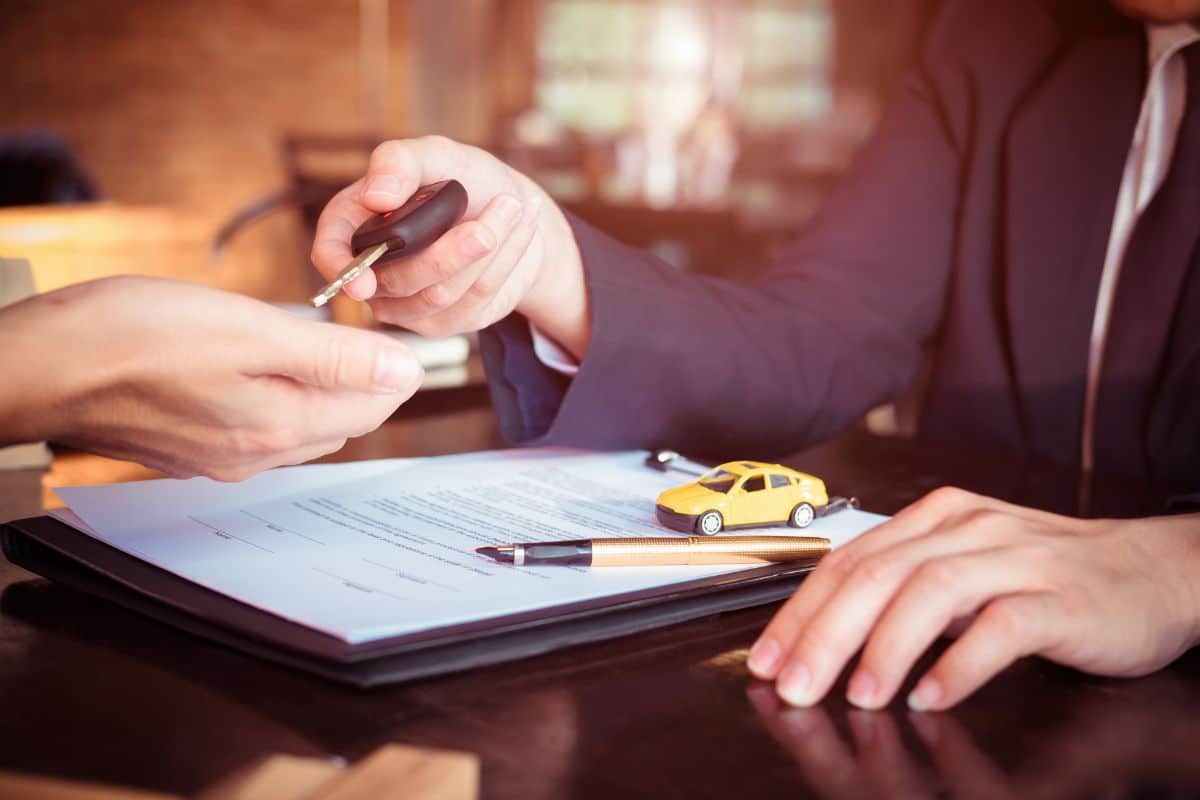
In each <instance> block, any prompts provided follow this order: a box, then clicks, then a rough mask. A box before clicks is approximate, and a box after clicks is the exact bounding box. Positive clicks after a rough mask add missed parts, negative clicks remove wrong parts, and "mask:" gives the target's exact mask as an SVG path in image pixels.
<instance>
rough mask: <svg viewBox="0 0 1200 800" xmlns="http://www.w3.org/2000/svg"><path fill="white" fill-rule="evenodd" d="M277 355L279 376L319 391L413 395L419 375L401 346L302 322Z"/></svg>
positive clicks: (410, 354) (360, 332) (384, 338)
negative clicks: (332, 390) (280, 357)
mask: <svg viewBox="0 0 1200 800" xmlns="http://www.w3.org/2000/svg"><path fill="white" fill-rule="evenodd" d="M292 334H293V335H292V336H291V337H289V344H288V345H286V346H285V347H286V349H284V350H283V351H281V352H282V353H283V354H284V356H283V359H282V361H281V362H280V369H281V372H282V374H285V375H287V376H288V377H291V378H295V379H296V380H298V381H302V382H304V383H307V384H310V385H312V386H318V387H321V388H323V389H341V390H346V391H353V392H366V393H368V394H412V393H413V392H415V391H416V390H417V388H418V387H419V386H420V385H421V379H422V377H424V374H425V372H424V370H423V369H422V368H421V364H420V362H418V361H417V357H416V356H415V355H414V354H413V352H412V351H411V350H409V349H408V348H407V347H405V346H404V345H402V344H400V343H399V342H395V341H392V340H391V339H389V338H388V337H387V336H384V335H383V334H380V333H372V332H370V331H363V330H358V329H356V328H349V327H346V326H343V325H332V324H329V323H325V322H304V323H302V324H301V325H299V326H297V327H296V328H294V329H293V331H292Z"/></svg>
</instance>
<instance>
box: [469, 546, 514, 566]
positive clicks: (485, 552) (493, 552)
mask: <svg viewBox="0 0 1200 800" xmlns="http://www.w3.org/2000/svg"><path fill="white" fill-rule="evenodd" d="M475 552H476V553H478V554H479V555H481V556H487V557H488V558H491V559H495V560H496V561H503V562H505V563H508V564H511V563H512V560H513V557H512V552H507V553H506V552H504V550H503V549H502V548H499V547H476V548H475Z"/></svg>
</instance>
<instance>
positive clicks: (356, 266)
mask: <svg viewBox="0 0 1200 800" xmlns="http://www.w3.org/2000/svg"><path fill="white" fill-rule="evenodd" d="M466 210H467V190H466V189H464V188H463V185H462V184H461V183H459V182H458V181H453V180H450V181H439V182H438V183H434V184H430V185H429V186H422V187H421V188H420V189H418V190H417V193H416V194H414V195H413V196H412V197H410V198H409V199H408V202H407V203H405V204H404V205H402V206H400V207H399V208H396V209H393V210H391V211H385V212H383V213H381V214H376V215H375V216H374V217H371V218H370V219H368V220H367V221H366V222H364V223H363V224H362V225H359V226H358V230H356V231H355V232H354V236H353V237H351V239H350V250H351V252H353V253H354V260H353V261H351V262H350V265H349V266H347V267H346V268H345V269H344V270H342V271H341V273H340V274H339V275H338V276H337V277H336V278H334V279H333V281H332V282H331V283H330V284H329V285H328V286H326V287H325V288H324V289H322V290H321V291H320V293H319V294H317V296H316V297H314V298H313V299H312V303H313V305H314V306H316V307H318V308H320V307H321V306H323V305H325V304H326V303H328V302H329V301H330V300H332V299H333V298H334V296H335V295H337V293H338V292H339V291H341V290H342V287H344V286H345V285H346V284H348V283H350V282H351V281H353V280H354V279H355V278H357V277H358V276H359V275H361V274H362V273H363V272H365V271H366V270H368V269H370V268H371V267H372V266H374V265H375V264H376V263H378V262H379V261H380V260H381V259H383V258H384V257H385V256H389V255H394V256H405V255H412V254H415V253H419V252H421V251H422V250H424V249H425V248H426V247H428V246H429V245H431V244H433V243H434V242H436V241H437V240H438V239H440V238H441V237H442V235H443V234H445V233H446V232H447V231H449V230H450V229H451V228H452V227H454V224H455V223H456V222H458V221H459V220H460V219H461V218H462V215H463V212H465V211H466Z"/></svg>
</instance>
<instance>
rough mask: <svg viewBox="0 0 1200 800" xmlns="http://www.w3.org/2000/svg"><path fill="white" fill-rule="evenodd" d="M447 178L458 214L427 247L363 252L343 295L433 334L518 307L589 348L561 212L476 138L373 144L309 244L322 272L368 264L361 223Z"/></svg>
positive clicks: (573, 344)
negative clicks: (462, 193)
mask: <svg viewBox="0 0 1200 800" xmlns="http://www.w3.org/2000/svg"><path fill="white" fill-rule="evenodd" d="M448 180H454V181H457V182H458V183H460V184H461V185H462V186H463V187H465V189H466V194H467V198H468V200H467V205H466V210H465V213H464V215H463V218H462V221H461V222H458V223H457V224H455V225H453V226H452V227H450V228H449V229H448V230H447V231H445V233H444V234H442V235H441V236H439V237H438V238H437V239H436V240H435V241H434V242H433V243H432V244H430V245H429V246H428V247H425V248H424V249H420V250H419V251H417V252H414V250H416V249H417V248H414V247H413V246H412V245H409V244H406V246H405V247H403V248H400V249H398V250H396V251H395V252H403V253H411V255H405V256H404V257H402V258H395V259H392V258H387V257H386V256H387V255H388V254H389V253H391V252H393V248H392V247H391V246H389V247H388V249H386V250H384V251H383V252H380V253H375V254H372V253H371V252H370V249H369V248H368V249H367V250H363V251H362V252H360V253H359V256H360V257H362V256H366V258H363V259H362V260H363V261H368V260H369V259H370V258H371V256H372V255H374V257H375V258H377V259H379V260H378V261H376V262H375V265H374V267H373V268H365V267H364V268H361V269H358V270H356V274H353V275H350V276H348V277H347V279H346V280H345V281H344V291H345V292H346V294H347V295H349V296H350V297H353V298H355V299H359V300H365V301H367V303H368V304H369V305H370V306H371V309H372V311H373V312H374V314H375V317H376V318H377V319H379V320H380V321H382V322H387V323H391V324H395V325H402V326H404V327H406V328H409V329H411V330H414V331H416V332H418V333H421V334H425V335H428V336H444V335H449V334H454V333H463V332H467V331H474V330H479V329H481V328H484V327H486V326H488V325H491V324H492V323H494V322H496V321H498V320H500V319H502V318H504V317H506V316H507V315H508V314H510V313H512V312H513V311H514V310H516V311H518V312H520V313H522V314H524V315H525V316H526V317H528V318H529V319H530V320H532V321H533V322H534V323H535V324H537V325H538V327H539V328H541V329H542V330H543V331H545V332H546V333H547V334H548V335H549V336H551V337H552V338H554V339H555V340H557V341H558V342H559V343H560V344H562V345H563V346H565V347H567V348H568V349H569V350H571V351H572V352H574V353H575V354H576V355H577V356H580V357H582V355H583V353H584V352H585V351H586V348H587V337H588V334H589V321H588V314H587V295H586V291H585V289H584V282H583V266H582V263H581V261H580V257H579V251H578V248H577V247H576V246H575V239H574V236H573V234H572V233H571V229H570V227H569V226H568V225H567V222H566V219H565V217H563V215H562V213H561V211H559V209H558V207H557V206H556V205H555V204H554V202H553V201H552V200H550V198H549V197H548V196H547V195H546V194H545V192H543V191H542V189H541V188H540V187H538V186H537V185H536V184H535V183H533V181H531V180H529V178H527V177H525V176H524V175H522V174H521V173H519V172H517V171H516V170H514V169H512V168H510V167H509V166H508V165H506V164H504V163H503V162H501V161H499V160H498V159H496V158H495V157H493V156H491V155H490V154H488V153H486V152H484V151H483V150H479V149H477V148H474V147H470V146H467V145H463V144H459V143H458V142H454V141H451V140H449V139H445V138H443V137H438V136H431V137H424V138H420V139H409V140H398V141H392V142H386V143H384V144H382V145H380V146H379V147H378V148H376V150H375V152H374V153H373V154H372V156H371V163H370V166H369V168H368V171H367V175H366V176H365V177H363V178H362V179H361V180H359V181H356V182H355V183H353V184H351V185H350V186H348V187H346V188H345V189H343V190H342V191H341V192H339V193H338V194H337V195H336V196H335V197H334V198H333V200H331V201H330V203H329V205H328V206H327V207H326V208H325V210H324V212H323V213H322V214H321V218H320V220H319V221H318V223H317V235H316V239H315V242H314V245H313V253H312V258H313V263H314V264H315V265H316V267H317V269H318V271H320V272H321V274H322V275H324V276H325V277H326V278H327V279H330V280H334V279H335V278H338V277H339V276H340V275H341V274H342V273H343V272H346V271H348V269H349V268H350V267H352V266H359V267H361V264H352V263H351V262H352V261H354V259H355V248H354V246H353V243H352V240H353V239H354V236H355V234H356V232H357V231H358V230H359V228H360V226H362V225H363V223H364V222H366V221H368V220H370V219H371V218H372V217H375V216H376V215H377V214H381V213H385V212H389V211H393V210H396V209H399V208H400V207H401V206H402V205H404V204H405V203H410V202H414V201H415V198H414V197H413V196H414V194H416V193H417V192H418V189H419V187H428V186H430V185H431V184H439V183H440V182H443V181H448ZM419 214H420V209H417V212H416V213H414V214H413V215H412V216H414V217H416V216H418V215H419ZM397 216H403V214H397ZM383 244H384V243H383V242H378V243H376V249H378V247H379V246H381V245H383ZM331 288H332V287H331ZM332 291H333V293H336V292H337V289H336V288H334V289H332ZM330 296H332V295H330ZM318 297H320V296H318ZM316 299H317V298H314V301H315V300H316Z"/></svg>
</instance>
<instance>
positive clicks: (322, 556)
mask: <svg viewBox="0 0 1200 800" xmlns="http://www.w3.org/2000/svg"><path fill="white" fill-rule="evenodd" d="M644 458H645V453H640V452H630V453H619V454H594V453H582V452H576V451H564V450H522V451H503V452H495V453H482V454H471V455H465V456H448V457H445V458H438V459H427V460H421V461H405V460H388V461H376V462H358V463H353V464H340V465H338V464H335V465H315V466H306V467H294V468H289V469H281V470H275V471H273V472H270V473H267V474H264V475H260V476H258V477H256V478H253V479H251V480H249V481H246V482H245V483H242V484H236V485H231V484H219V483H214V482H212V481H208V480H205V479H194V480H189V481H149V482H143V483H135V484H124V485H116V486H97V487H85V488H73V489H60V490H59V494H60V495H61V496H62V498H63V499H64V500H65V501H66V502H67V504H68V505H69V507H70V508H69V510H62V511H60V512H56V514H55V515H56V516H58V517H59V519H61V520H62V521H64V522H67V523H68V524H70V525H72V526H74V527H76V528H78V529H80V530H83V531H84V532H86V533H88V534H90V535H91V536H94V537H95V538H97V539H100V540H102V541H104V542H107V543H108V544H110V545H112V546H113V547H116V548H118V549H119V550H122V551H124V552H126V553H129V554H131V555H134V556H136V557H138V558H140V559H142V560H144V561H147V562H149V563H151V564H154V565H156V566H158V567H161V568H162V569H165V570H167V571H169V572H172V573H174V574H176V575H178V576H180V577H182V578H186V579H187V580H190V581H193V582H195V583H197V584H200V585H202V586H205V587H207V588H209V589H213V590H215V591H218V592H221V593H222V594H225V595H228V596H230V597H233V598H236V599H238V600H240V601H242V602H244V603H247V604H249V605H252V606H254V607H256V608H259V609H263V610H265V611H268V612H270V613H272V614H276V615H278V616H280V617H283V618H285V619H288V620H292V621H294V622H297V623H299V624H301V625H304V626H307V627H310V628H313V629H316V630H319V631H323V632H325V633H327V634H330V635H332V636H334V637H337V638H338V639H341V640H343V641H345V642H348V643H350V644H359V643H363V642H370V641H374V640H378V639H382V638H388V637H393V636H398V635H403V634H408V633H413V632H418V631H423V630H428V629H435V628H441V627H445V626H451V625H456V624H460V623H464V622H469V621H475V620H480V619H487V618H489V617H501V616H507V615H511V614H515V613H521V612H525V611H534V610H540V609H546V608H553V607H555V606H561V605H568V604H572V603H577V602H580V601H586V600H589V599H594V598H598V597H605V596H610V595H618V594H623V593H626V592H633V591H638V590H642V589H647V588H653V587H661V586H664V585H669V584H671V583H680V582H684V581H690V580H694V579H695V578H697V577H703V576H706V575H715V574H722V573H727V572H736V571H738V570H743V569H749V568H751V567H744V566H725V567H628V568H612V567H606V568H598V569H582V568H564V567H513V566H508V565H501V564H497V563H495V562H493V561H492V560H491V559H488V558H485V557H483V556H479V555H477V554H476V553H475V548H476V547H480V546H483V545H490V544H502V543H510V542H521V541H545V540H555V539H584V538H593V537H602V536H663V535H670V534H667V533H666V532H665V531H664V530H663V528H661V527H660V526H659V525H658V524H657V523H656V522H655V520H654V501H655V498H656V497H657V496H658V494H659V493H660V492H661V491H662V490H663V489H666V488H669V487H671V486H674V485H677V484H679V483H682V482H684V481H686V477H685V476H682V475H678V474H671V473H662V472H658V471H655V470H652V469H648V468H647V467H645V466H644V465H643V460H644ZM881 519H882V517H879V516H878V515H875V514H868V513H866V512H862V511H853V510H852V511H844V512H840V513H837V514H834V515H831V516H830V517H827V518H824V519H820V520H817V521H816V522H815V523H814V524H813V526H812V527H811V528H810V529H809V530H807V531H805V533H806V534H809V535H813V536H825V537H828V538H830V539H831V540H832V541H833V542H834V545H835V546H837V545H838V544H842V543H844V542H846V541H848V540H849V539H851V538H853V537H854V536H856V535H858V534H859V533H862V532H863V531H865V530H867V529H868V528H870V527H872V526H874V525H875V524H877V523H878V522H879V521H880V520H881ZM770 532H775V533H780V534H789V533H791V534H794V533H795V531H793V530H791V529H789V528H774V529H770Z"/></svg>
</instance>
